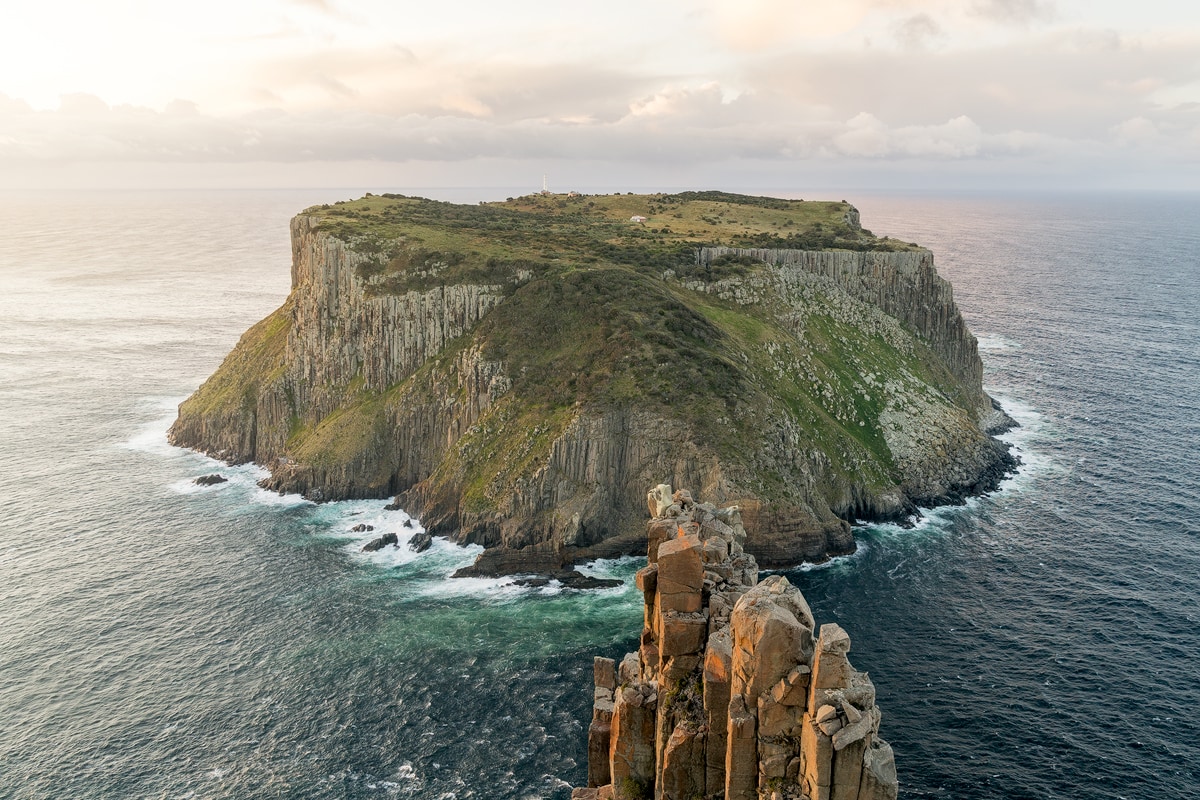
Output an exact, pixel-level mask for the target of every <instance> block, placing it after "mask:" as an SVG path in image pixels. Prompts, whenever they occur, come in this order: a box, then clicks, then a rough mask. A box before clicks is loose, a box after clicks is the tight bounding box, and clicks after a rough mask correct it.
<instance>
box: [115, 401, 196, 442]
mask: <svg viewBox="0 0 1200 800" xmlns="http://www.w3.org/2000/svg"><path fill="white" fill-rule="evenodd" d="M185 399H186V398H183V397H146V398H143V399H142V400H141V401H140V403H139V406H140V408H139V412H140V414H143V415H146V416H149V415H153V416H152V417H150V419H149V420H147V421H146V422H144V423H142V424H141V425H140V426H138V429H137V432H136V433H135V434H134V435H133V436H131V437H129V438H128V439H126V440H125V441H124V442H122V443H121V444H120V446H121V447H122V448H124V449H126V450H135V451H137V452H140V453H149V454H151V455H156V456H172V455H179V454H182V453H186V452H188V451H186V450H183V449H181V448H178V447H173V446H171V445H170V444H169V443H168V442H167V430H168V429H169V428H170V427H171V423H173V422H174V421H175V417H176V415H177V409H178V407H179V404H180V403H181V402H183V401H184V400H185Z"/></svg>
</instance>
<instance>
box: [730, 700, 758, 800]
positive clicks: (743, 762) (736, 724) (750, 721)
mask: <svg viewBox="0 0 1200 800" xmlns="http://www.w3.org/2000/svg"><path fill="white" fill-rule="evenodd" d="M756 723H757V720H755V718H754V715H753V714H751V713H750V712H749V711H747V710H746V704H745V702H744V701H743V699H742V697H741V696H740V695H734V696H733V697H732V698H731V699H730V701H729V728H728V737H729V738H728V740H729V745H728V746H729V749H728V751H727V753H726V758H725V800H755V793H756V791H757V789H758V726H757V724H756Z"/></svg>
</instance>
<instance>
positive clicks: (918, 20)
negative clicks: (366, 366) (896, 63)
mask: <svg viewBox="0 0 1200 800" xmlns="http://www.w3.org/2000/svg"><path fill="white" fill-rule="evenodd" d="M894 31H895V35H896V40H897V41H898V42H899V43H900V46H901V47H903V48H905V49H906V50H923V49H924V48H925V47H926V46H928V45H929V43H930V42H931V41H933V40H935V39H941V38H944V37H945V35H946V34H945V31H943V30H942V26H941V25H938V23H937V20H935V19H934V18H933V17H931V16H929V15H928V14H925V13H921V14H913V15H912V16H911V17H906V18H904V19H902V20H900V21H899V22H897V23H896V24H895V26H894Z"/></svg>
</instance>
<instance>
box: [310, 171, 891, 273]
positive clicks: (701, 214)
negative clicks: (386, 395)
mask: <svg viewBox="0 0 1200 800" xmlns="http://www.w3.org/2000/svg"><path fill="white" fill-rule="evenodd" d="M305 213H307V214H310V215H312V216H316V217H317V218H319V219H320V229H321V230H324V231H327V232H329V233H331V234H333V235H334V236H336V237H337V238H339V239H342V240H343V241H345V242H347V243H349V244H350V245H351V246H352V247H353V249H354V250H355V251H356V252H358V253H360V254H363V255H367V256H368V257H369V259H368V261H367V262H366V263H364V264H363V266H362V267H361V272H362V274H363V277H366V278H369V279H371V280H372V291H375V292H406V291H411V290H416V289H426V288H430V287H433V286H438V285H444V284H452V283H461V282H464V281H473V282H488V281H492V282H505V281H511V280H512V279H513V278H514V277H516V276H517V275H518V274H519V273H525V274H531V275H554V274H558V273H560V272H562V271H564V270H569V269H572V268H578V267H585V266H593V265H609V266H626V267H631V268H633V269H635V270H637V271H640V272H643V273H645V274H653V275H658V274H660V273H662V272H663V271H665V270H675V271H676V272H678V273H684V272H689V271H692V270H694V267H695V261H696V259H695V250H696V248H697V247H701V246H728V247H787V248H799V249H806V250H813V249H845V250H897V249H908V248H911V247H913V245H906V244H904V243H902V242H898V241H895V240H891V239H878V238H876V237H875V236H873V235H871V233H870V232H869V231H864V230H862V229H860V228H859V227H858V226H857V222H856V218H857V215H856V212H854V210H853V209H852V207H851V206H850V205H849V204H847V203H845V202H841V203H828V202H806V201H803V200H781V199H778V198H773V197H750V196H745V195H735V194H728V193H725V192H684V193H681V194H652V195H633V194H614V195H571V196H567V195H541V194H535V195H528V196H526V197H519V198H513V199H509V200H506V201H504V202H500V203H481V204H479V205H475V206H470V205H459V204H454V203H443V202H438V201H435V200H426V199H424V198H414V197H404V196H403V195H395V194H384V195H367V196H366V197H363V198H361V199H359V200H353V201H345V202H340V203H335V204H332V205H323V206H315V207H313V208H310V209H308V210H307V211H306V212H305ZM634 217H645V221H644V222H634V221H632V219H633V218H634ZM751 266H752V265H751V264H748V263H745V262H744V261H738V260H736V259H733V260H725V261H722V262H721V263H719V264H713V265H711V266H710V267H707V268H706V274H705V275H704V276H702V277H705V278H707V279H713V280H717V279H720V277H728V276H731V275H737V274H742V273H744V272H745V270H746V269H749V268H750V267H751Z"/></svg>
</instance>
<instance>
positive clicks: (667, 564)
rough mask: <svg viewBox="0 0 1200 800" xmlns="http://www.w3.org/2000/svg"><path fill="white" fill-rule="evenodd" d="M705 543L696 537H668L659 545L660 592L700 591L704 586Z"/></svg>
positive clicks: (681, 592) (665, 593)
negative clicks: (702, 553) (703, 552)
mask: <svg viewBox="0 0 1200 800" xmlns="http://www.w3.org/2000/svg"><path fill="white" fill-rule="evenodd" d="M703 547H704V545H703V544H702V543H701V542H700V540H699V539H698V538H695V537H687V536H685V537H680V538H675V539H668V540H667V541H665V542H663V543H662V544H661V545H659V547H658V584H657V585H658V592H659V594H663V595H673V594H685V593H691V592H699V591H700V590H701V588H703V586H704V559H703V558H702V556H701V552H702V551H703Z"/></svg>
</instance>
